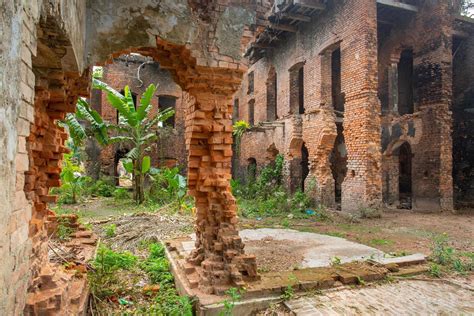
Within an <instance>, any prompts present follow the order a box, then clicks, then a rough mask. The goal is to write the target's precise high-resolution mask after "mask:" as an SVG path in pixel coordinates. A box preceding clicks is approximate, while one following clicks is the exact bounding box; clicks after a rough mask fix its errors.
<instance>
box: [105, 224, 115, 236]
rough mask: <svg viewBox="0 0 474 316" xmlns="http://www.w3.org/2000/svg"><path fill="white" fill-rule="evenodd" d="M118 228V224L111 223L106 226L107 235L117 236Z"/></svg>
mask: <svg viewBox="0 0 474 316" xmlns="http://www.w3.org/2000/svg"><path fill="white" fill-rule="evenodd" d="M116 229H117V225H115V224H110V225H107V226H105V236H106V237H108V238H112V237H115V235H116V233H115V230H116Z"/></svg>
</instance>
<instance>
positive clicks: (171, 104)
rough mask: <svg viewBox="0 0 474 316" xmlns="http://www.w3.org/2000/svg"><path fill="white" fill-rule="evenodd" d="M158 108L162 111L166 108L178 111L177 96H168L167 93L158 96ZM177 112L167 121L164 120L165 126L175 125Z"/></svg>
mask: <svg viewBox="0 0 474 316" xmlns="http://www.w3.org/2000/svg"><path fill="white" fill-rule="evenodd" d="M158 108H159V109H160V111H164V110H165V109H169V108H171V109H173V110H174V111H175V112H176V97H173V96H167V95H160V96H159V97H158ZM175 115H176V113H175V114H173V115H172V116H171V117H169V118H168V119H167V120H166V121H164V122H163V126H167V127H173V128H174V127H175Z"/></svg>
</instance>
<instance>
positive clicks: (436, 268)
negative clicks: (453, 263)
mask: <svg viewBox="0 0 474 316" xmlns="http://www.w3.org/2000/svg"><path fill="white" fill-rule="evenodd" d="M428 272H429V274H430V275H431V276H433V277H435V278H440V277H441V276H442V275H443V273H442V271H441V266H440V265H439V264H437V263H431V265H430V270H429V271H428Z"/></svg>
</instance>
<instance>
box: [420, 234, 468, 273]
mask: <svg viewBox="0 0 474 316" xmlns="http://www.w3.org/2000/svg"><path fill="white" fill-rule="evenodd" d="M431 251H432V252H431V260H432V261H433V263H432V264H431V266H430V271H429V273H430V274H431V275H432V276H434V277H440V276H441V275H442V270H443V269H442V268H444V269H446V270H448V271H455V272H457V273H459V274H466V273H467V272H469V271H473V270H474V256H473V255H472V253H463V252H460V253H457V252H456V250H455V249H454V248H453V247H451V246H449V237H448V235H447V234H446V233H444V234H441V235H437V236H435V237H434V239H433V246H432V247H431ZM470 254H471V255H470Z"/></svg>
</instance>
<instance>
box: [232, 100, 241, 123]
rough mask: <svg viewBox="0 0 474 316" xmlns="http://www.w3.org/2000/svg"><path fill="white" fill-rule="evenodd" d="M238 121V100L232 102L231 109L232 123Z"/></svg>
mask: <svg viewBox="0 0 474 316" xmlns="http://www.w3.org/2000/svg"><path fill="white" fill-rule="evenodd" d="M238 120H239V99H235V100H234V108H233V109H232V122H234V123H235V122H236V121H238Z"/></svg>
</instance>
